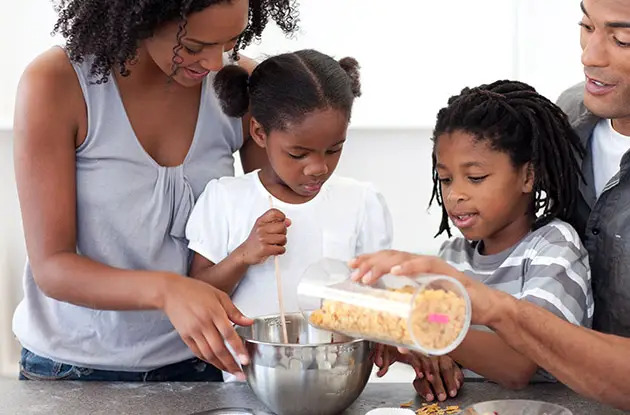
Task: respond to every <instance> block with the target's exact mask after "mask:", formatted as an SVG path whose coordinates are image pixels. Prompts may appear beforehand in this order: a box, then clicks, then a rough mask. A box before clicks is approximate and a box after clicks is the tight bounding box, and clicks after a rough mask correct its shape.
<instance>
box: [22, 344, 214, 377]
mask: <svg viewBox="0 0 630 415" xmlns="http://www.w3.org/2000/svg"><path fill="white" fill-rule="evenodd" d="M19 378H20V380H91V381H100V382H116V381H121V382H221V381H223V376H222V374H221V371H220V370H219V369H217V368H216V367H214V366H212V365H210V364H208V363H206V362H204V361H202V360H199V359H190V360H186V361H183V362H179V363H173V364H172V365H168V366H164V367H161V368H158V369H155V370H150V371H148V372H118V371H110V370H97V369H90V368H86V367H79V366H73V365H67V364H65V363H60V362H55V361H54V360H50V359H46V358H45V357H41V356H38V355H36V354H35V353H33V352H31V351H30V350H27V349H25V348H22V357H21V359H20V377H19Z"/></svg>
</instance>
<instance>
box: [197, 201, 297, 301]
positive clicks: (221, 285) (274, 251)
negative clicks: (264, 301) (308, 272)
mask: <svg viewBox="0 0 630 415" xmlns="http://www.w3.org/2000/svg"><path fill="white" fill-rule="evenodd" d="M202 197H203V196H202ZM199 212H201V211H199ZM195 213H196V212H193V214H192V215H191V220H192V221H194V219H193V218H195ZM290 225H291V221H290V220H289V219H287V218H286V217H285V216H284V214H283V213H282V212H280V211H279V210H277V209H269V210H268V211H267V212H265V213H264V214H263V215H262V216H261V217H259V218H258V219H257V220H256V223H254V227H253V228H252V231H251V232H250V234H249V237H248V238H247V239H246V240H245V241H244V242H243V243H242V244H241V245H239V246H238V247H237V248H236V249H234V251H232V252H231V253H230V254H229V255H228V256H227V257H225V258H224V259H222V260H221V261H219V262H218V263H217V264H215V263H214V262H212V261H210V260H209V259H207V258H205V257H204V256H203V255H200V254H199V253H196V252H195V256H194V258H193V263H192V265H191V267H190V276H191V277H193V278H196V279H198V280H201V281H204V282H206V283H208V284H210V285H212V286H214V287H216V288H218V289H220V290H221V291H223V292H225V293H226V294H229V295H231V294H232V292H233V291H234V289H235V288H236V286H237V285H238V283H239V282H240V281H241V280H242V279H243V277H244V276H245V272H247V269H248V268H249V267H250V266H252V265H256V264H261V263H263V262H264V261H266V260H267V258H269V257H270V256H272V255H282V254H284V252H285V248H284V245H285V244H286V243H287V236H286V235H287V227H288V226H290ZM189 226H195V223H192V224H191V222H189ZM209 237H212V236H209ZM193 238H196V236H193Z"/></svg>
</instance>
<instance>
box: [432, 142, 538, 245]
mask: <svg viewBox="0 0 630 415" xmlns="http://www.w3.org/2000/svg"><path fill="white" fill-rule="evenodd" d="M435 156H436V161H437V163H436V169H437V173H438V178H439V181H440V189H441V192H442V199H443V201H444V207H445V208H446V212H447V213H448V215H449V218H450V220H451V221H452V223H453V224H454V225H455V226H456V227H457V228H458V229H459V230H460V231H461V232H462V234H463V235H464V237H465V238H466V239H468V240H472V241H484V245H483V246H484V249H485V252H484V253H486V254H493V253H498V252H501V251H503V250H504V249H507V248H509V247H510V246H512V245H514V244H515V243H517V242H518V241H519V240H520V239H522V238H523V236H525V235H526V234H527V232H529V229H530V228H531V224H532V220H533V217H532V215H531V213H530V210H529V208H530V205H531V201H532V189H533V184H534V177H533V174H532V173H531V169H530V168H529V164H528V163H526V164H525V165H523V166H521V167H518V168H515V167H514V165H513V164H512V161H511V159H510V156H509V155H508V154H507V153H504V152H501V151H497V150H494V149H492V148H491V147H490V142H489V141H488V140H477V139H476V138H475V136H473V135H472V134H469V133H466V132H463V131H460V130H458V131H454V132H452V133H448V134H443V135H441V136H439V137H438V138H437V141H436V144H435Z"/></svg>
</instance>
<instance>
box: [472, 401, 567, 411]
mask: <svg viewBox="0 0 630 415" xmlns="http://www.w3.org/2000/svg"><path fill="white" fill-rule="evenodd" d="M495 402H535V403H544V404H546V405H551V406H554V407H556V408H557V409H564V410H565V411H568V412H569V413H570V414H573V411H571V410H570V409H569V408H567V407H566V406H562V405H560V404H557V403H555V402H548V401H541V400H539V399H493V400H490V401H481V402H475V403H473V404H470V405H468V406H467V407H465V408H464V409H463V410H462V412H465V411H467V410H469V409H474V407H475V405H481V404H493V403H495Z"/></svg>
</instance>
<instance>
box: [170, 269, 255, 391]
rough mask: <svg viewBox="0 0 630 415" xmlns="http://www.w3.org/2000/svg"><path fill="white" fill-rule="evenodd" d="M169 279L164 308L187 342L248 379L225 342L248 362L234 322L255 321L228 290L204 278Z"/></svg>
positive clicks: (219, 365) (199, 353)
mask: <svg viewBox="0 0 630 415" xmlns="http://www.w3.org/2000/svg"><path fill="white" fill-rule="evenodd" d="M167 281H168V283H167V284H166V286H165V294H164V295H163V304H162V305H163V306H162V309H163V310H164V312H165V313H166V315H167V316H168V318H169V319H170V320H171V323H172V324H173V326H174V327H175V329H176V330H177V332H178V333H179V335H180V336H181V338H182V340H183V341H184V343H186V345H187V346H188V347H190V349H191V350H192V351H193V353H194V354H195V355H196V356H197V357H199V358H200V359H202V360H204V361H206V362H208V363H210V364H212V365H214V366H216V367H217V368H219V369H221V370H224V371H227V372H230V373H232V374H234V375H236V376H237V377H238V378H240V379H241V380H244V379H245V376H244V374H243V372H242V370H241V368H240V367H239V365H238V364H237V363H236V362H235V361H234V358H233V357H232V353H230V351H229V350H228V349H227V347H226V345H225V343H226V342H227V344H229V345H230V347H231V348H232V350H233V351H234V353H235V354H236V355H237V356H238V358H239V360H240V363H241V364H242V365H246V364H248V363H249V357H248V355H247V350H246V349H245V346H244V345H243V342H242V341H241V339H240V337H239V336H238V334H237V333H236V330H235V329H234V327H233V325H232V323H235V324H238V325H241V326H249V325H251V324H252V323H253V321H252V320H251V319H249V318H247V317H245V316H244V315H243V314H241V312H240V311H239V310H238V309H237V308H236V307H235V306H234V304H233V303H232V301H231V300H230V297H229V296H228V295H227V294H226V293H224V292H223V291H221V290H219V289H217V288H215V287H213V286H211V285H209V284H207V283H205V282H203V281H199V280H196V279H192V278H187V277H181V276H172V277H170V278H168V279H167Z"/></svg>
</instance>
